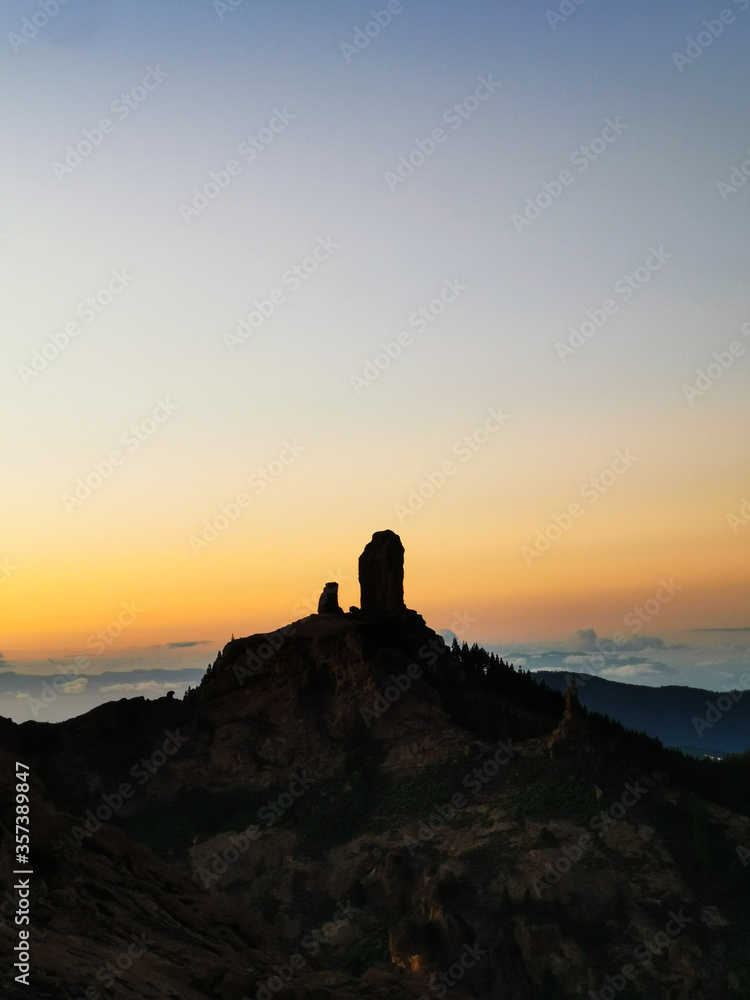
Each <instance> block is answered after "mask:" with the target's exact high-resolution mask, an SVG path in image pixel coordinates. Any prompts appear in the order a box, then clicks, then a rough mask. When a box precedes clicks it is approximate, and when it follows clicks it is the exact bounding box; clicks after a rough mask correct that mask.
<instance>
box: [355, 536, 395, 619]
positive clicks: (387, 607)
mask: <svg viewBox="0 0 750 1000" xmlns="http://www.w3.org/2000/svg"><path fill="white" fill-rule="evenodd" d="M359 587H360V594H361V597H360V608H361V609H362V614H363V615H367V616H371V617H380V616H382V615H391V614H397V613H399V612H402V611H405V610H406V607H405V605H404V546H403V545H402V544H401V539H400V538H399V537H398V535H397V534H396V533H395V532H394V531H376V532H375V534H374V535H373V536H372V540H371V541H369V542H368V543H367V545H366V546H365V548H364V551H363V552H362V555H361V556H360V557H359Z"/></svg>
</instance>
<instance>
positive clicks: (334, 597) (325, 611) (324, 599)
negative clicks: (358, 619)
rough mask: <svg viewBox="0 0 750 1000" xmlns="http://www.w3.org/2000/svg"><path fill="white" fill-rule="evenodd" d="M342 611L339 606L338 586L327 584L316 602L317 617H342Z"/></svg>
mask: <svg viewBox="0 0 750 1000" xmlns="http://www.w3.org/2000/svg"><path fill="white" fill-rule="evenodd" d="M343 613H344V611H343V609H342V608H341V607H340V606H339V585H338V584H337V583H327V584H326V585H325V587H323V593H322V594H321V595H320V600H319V601H318V614H319V615H343Z"/></svg>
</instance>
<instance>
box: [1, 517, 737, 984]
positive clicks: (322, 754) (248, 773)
mask: <svg viewBox="0 0 750 1000" xmlns="http://www.w3.org/2000/svg"><path fill="white" fill-rule="evenodd" d="M360 579H361V581H362V602H361V603H362V607H361V608H360V609H354V610H352V612H350V613H348V614H344V613H343V612H342V611H341V609H340V608H339V607H338V602H337V598H336V592H335V588H333V587H332V585H330V584H329V585H327V586H326V589H325V591H324V595H323V597H322V598H321V608H322V610H321V612H320V613H318V614H316V615H310V616H308V617H307V618H304V619H302V620H300V621H298V622H294V623H292V624H291V625H288V626H285V627H284V628H282V629H280V630H278V631H277V632H274V633H270V634H267V635H254V636H250V637H248V638H244V639H237V640H233V641H232V642H230V643H229V644H228V645H227V646H226V647H225V648H224V650H223V652H222V653H221V655H220V656H219V658H218V659H217V661H216V663H215V664H214V666H213V667H212V668H211V669H210V670H209V671H208V673H207V675H206V677H205V678H204V680H203V682H202V684H201V686H200V688H199V689H197V690H195V691H192V692H189V693H188V695H187V696H186V698H185V699H184V700H183V701H176V700H174V699H169V698H164V699H159V700H157V701H151V702H148V701H145V700H143V699H132V700H129V701H126V700H122V701H120V702H114V703H110V704H109V705H105V706H102V707H101V708H99V709H96V710H94V711H92V712H90V713H88V714H87V715H85V716H82V717H80V718H78V719H74V720H70V721H69V722H65V723H58V724H56V725H45V724H40V723H33V722H29V723H25V724H24V725H22V726H14V725H12V724H10V723H7V721H5V720H3V725H2V726H0V747H2V754H3V760H2V765H3V766H2V774H3V779H2V780H3V782H4V783H5V784H4V785H3V789H2V790H3V792H4V793H6V794H4V795H3V798H2V801H3V803H10V790H9V783H10V782H9V776H11V777H12V765H13V759H22V760H25V762H26V763H28V764H29V765H30V766H31V769H32V772H33V774H34V775H35V784H34V803H33V809H32V817H33V823H34V833H33V855H34V863H35V876H34V883H33V885H34V909H33V915H34V917H33V919H34V923H33V959H32V966H33V968H34V980H33V981H34V985H33V987H30V988H25V987H18V989H17V991H16V992H13V987H12V985H11V987H10V992H8V993H6V994H4V995H7V996H10V997H15V996H16V995H18V996H26V997H39V998H42V997H45V998H47V997H49V998H56V997H66V998H67V997H70V998H76V997H79V996H88V997H89V1000H97V998H96V997H95V996H94V994H93V993H90V994H86V993H85V990H86V988H89V989H93V990H95V991H98V994H99V995H101V996H107V997H109V996H114V997H131V996H139V997H149V998H150V997H164V998H167V997H178V996H179V997H187V998H193V997H196V998H198V997H201V998H208V997H217V998H222V1000H242V998H243V997H248V998H250V997H252V998H253V1000H254V998H255V997H256V996H257V997H260V998H263V1000H267V998H268V997H270V996H282V997H300V998H302V997H309V998H311V1000H319V998H323V997H327V998H344V997H354V996H357V997H370V996H372V997H389V996H392V997H404V998H406V997H420V996H427V997H442V996H445V995H446V994H448V993H449V994H450V996H451V997H452V998H455V1000H462V998H463V997H479V998H503V1000H541V998H549V1000H552V998H561V997H586V998H589V997H591V996H594V997H600V996H601V997H611V996H615V995H617V996H618V997H659V998H667V1000H709V998H717V1000H718V998H741V997H746V996H750V991H749V989H748V985H747V984H748V982H750V977H748V973H749V972H750V968H748V965H749V963H748V960H747V958H746V957H745V952H746V940H747V933H748V929H750V928H749V921H748V916H747V902H748V879H747V873H748V870H749V869H748V868H747V867H746V866H745V865H743V857H744V858H745V859H747V858H748V857H750V854H748V853H746V854H743V853H742V852H743V850H744V851H746V852H748V851H750V820H748V818H747V817H744V816H741V815H735V814H733V813H731V812H729V811H728V810H727V809H724V808H721V807H720V806H717V805H715V804H711V803H710V802H706V801H702V800H700V799H698V798H697V797H696V796H695V795H694V794H693V793H692V792H691V790H690V789H689V788H687V787H685V784H684V782H681V783H680V782H677V781H676V780H674V779H673V778H672V776H671V775H670V773H669V770H668V769H665V768H664V766H663V761H661V760H660V761H659V762H658V764H659V766H658V767H655V768H654V767H652V766H651V764H652V762H651V761H650V760H649V759H648V756H647V755H644V754H643V753H640V751H638V748H637V746H636V745H635V744H633V746H631V745H630V744H629V743H628V741H627V740H624V739H622V738H620V737H617V736H612V734H607V733H605V734H604V735H602V732H601V730H600V729H597V726H596V725H590V720H589V718H588V716H587V713H586V712H585V711H584V710H583V709H581V707H580V705H579V703H578V700H577V698H576V696H575V693H574V692H570V693H569V694H568V696H567V699H566V704H565V706H563V703H562V700H561V699H560V698H559V695H554V696H553V695H552V694H550V693H548V694H547V695H544V694H543V692H541V691H540V689H538V688H536V686H535V685H534V684H533V682H531V681H529V683H528V685H527V686H526V687H525V686H524V683H525V679H524V678H523V677H522V676H519V675H518V674H517V673H515V672H514V671H512V670H510V669H508V668H504V669H499V668H498V666H497V664H496V663H490V666H489V667H487V664H486V663H485V664H484V666H483V665H482V664H483V662H484V661H482V657H481V655H480V652H481V651H479V652H477V653H476V655H472V656H471V657H467V656H463V657H462V656H460V655H458V653H457V651H456V650H455V649H454V650H450V649H448V648H447V647H446V646H445V645H444V643H443V641H442V639H441V638H440V637H439V636H437V635H436V634H435V633H434V632H432V631H431V630H430V629H428V628H427V627H426V625H425V623H424V621H423V620H422V619H421V618H420V616H419V615H418V614H416V613H415V612H413V611H408V610H407V609H406V608H405V606H404V604H403V549H402V548H401V545H400V541H399V540H398V538H397V536H395V535H393V534H392V533H390V532H382V533H380V532H379V533H377V534H376V535H375V536H374V537H373V541H372V542H371V543H370V544H369V545H368V547H367V549H366V550H365V552H364V553H363V555H362V557H361V559H360ZM487 660H489V658H487ZM490 675H492V676H493V677H496V678H497V683H495V686H494V687H493V688H490V687H487V684H488V683H489V680H490V679H491V677H490ZM493 683H494V682H493ZM527 687H528V691H527ZM532 688H533V691H534V692H539V693H538V694H537V693H533V692H532V693H530V694H529V693H528V692H529V691H531V689H532ZM524 692H526V693H524ZM550 720H551V721H550ZM460 722H461V723H462V724H459V723H460ZM519 733H520V734H521V735H522V736H523V737H524V738H519V735H518V734H519ZM530 734H531V735H530ZM9 809H10V806H9V805H7V806H4V811H3V816H2V822H3V824H4V827H3V832H2V835H3V840H2V843H1V845H0V856H1V858H2V870H3V872H7V871H10V870H12V856H11V854H10V843H9V838H8V833H7V831H6V827H7V830H10V829H11V821H10V816H9ZM142 933H145V934H146V935H147V938H146V940H145V942H144V941H143V940H141V941H140V942H138V941H136V942H135V948H136V949H137V948H139V947H141V946H142V947H143V953H142V954H138V955H137V957H135V958H133V959H132V961H131V962H130V964H129V965H128V962H127V957H126V958H122V956H123V954H125V955H126V956H127V948H128V947H130V946H131V944H133V935H138V934H142ZM15 935H16V928H14V927H12V926H11V925H10V923H9V922H8V921H6V922H5V923H4V924H3V925H2V926H0V936H2V938H3V942H4V943H5V942H6V941H8V943H9V949H8V951H9V950H10V948H11V947H12V943H15ZM8 951H6V954H7V953H8ZM118 957H120V966H117V965H116V962H117V959H118ZM107 963H115V971H112V970H110V979H109V980H108V981H107V982H104V981H103V980H104V979H105V978H106V977H107V972H106V970H107ZM123 965H127V966H128V967H127V968H126V969H124V968H122V967H121V966H123ZM102 969H104V970H105V972H101V970H102ZM97 976H99V979H97ZM8 978H9V977H8V976H6V981H7V980H8ZM608 991H609V992H608Z"/></svg>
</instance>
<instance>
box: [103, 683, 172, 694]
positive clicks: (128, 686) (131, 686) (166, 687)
mask: <svg viewBox="0 0 750 1000" xmlns="http://www.w3.org/2000/svg"><path fill="white" fill-rule="evenodd" d="M186 687H187V682H185V681H173V682H169V681H164V682H160V681H134V682H130V681H128V682H125V683H122V684H107V685H105V686H104V687H102V688H100V689H99V693H100V694H166V693H167V691H178V690H179V689H180V688H186Z"/></svg>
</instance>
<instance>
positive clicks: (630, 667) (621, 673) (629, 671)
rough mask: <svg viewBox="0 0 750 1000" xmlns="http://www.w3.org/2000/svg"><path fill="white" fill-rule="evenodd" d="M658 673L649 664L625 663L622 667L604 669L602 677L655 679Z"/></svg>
mask: <svg viewBox="0 0 750 1000" xmlns="http://www.w3.org/2000/svg"><path fill="white" fill-rule="evenodd" d="M658 674H659V671H658V670H654V669H653V667H652V665H651V664H650V663H627V664H625V665H624V666H622V667H605V668H604V670H602V676H603V677H649V676H650V677H656V676H658Z"/></svg>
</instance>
